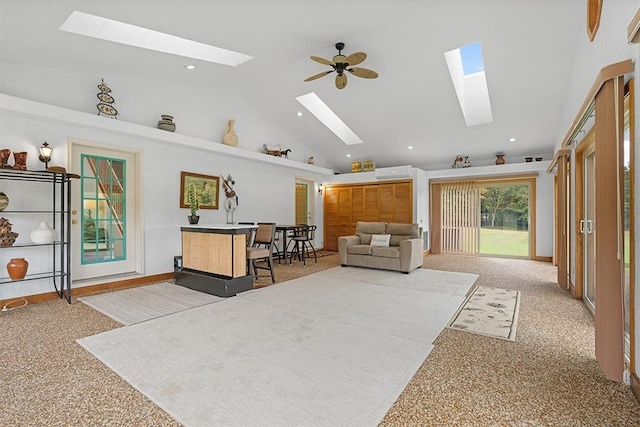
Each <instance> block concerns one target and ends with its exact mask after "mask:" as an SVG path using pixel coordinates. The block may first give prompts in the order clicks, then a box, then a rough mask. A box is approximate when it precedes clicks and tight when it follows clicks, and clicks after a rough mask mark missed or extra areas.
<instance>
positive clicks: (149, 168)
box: [0, 64, 331, 299]
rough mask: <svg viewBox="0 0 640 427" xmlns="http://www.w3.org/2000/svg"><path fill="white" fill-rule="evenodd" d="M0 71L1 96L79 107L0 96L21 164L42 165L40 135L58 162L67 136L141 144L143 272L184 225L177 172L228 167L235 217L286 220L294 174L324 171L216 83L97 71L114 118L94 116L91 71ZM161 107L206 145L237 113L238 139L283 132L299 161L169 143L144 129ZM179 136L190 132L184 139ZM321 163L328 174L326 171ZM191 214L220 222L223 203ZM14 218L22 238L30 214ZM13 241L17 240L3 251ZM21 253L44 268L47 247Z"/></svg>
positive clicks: (315, 176) (167, 251)
mask: <svg viewBox="0 0 640 427" xmlns="http://www.w3.org/2000/svg"><path fill="white" fill-rule="evenodd" d="M4 72H8V73H9V75H5V74H3V75H2V78H1V79H0V92H2V91H6V94H7V95H13V96H17V97H19V99H27V100H35V101H39V102H45V103H48V104H52V105H59V106H64V107H65V108H71V110H75V111H81V112H84V113H77V112H74V111H70V110H64V111H63V112H62V113H61V114H62V115H63V116H65V117H71V118H72V119H65V120H63V121H61V120H52V119H51V118H50V117H47V116H46V115H40V116H39V115H38V114H31V113H29V114H24V112H16V111H14V110H12V109H11V108H8V107H7V106H6V105H0V148H10V149H11V150H12V151H28V152H29V158H28V169H34V170H36V169H40V170H41V169H43V167H44V164H43V163H41V162H40V161H39V160H38V153H37V148H38V147H39V146H40V145H41V144H42V142H43V141H45V140H46V141H48V143H49V144H50V145H51V146H52V147H54V152H53V157H52V161H51V165H58V166H65V167H67V144H68V141H69V140H70V139H78V140H82V141H89V142H93V143H98V144H106V145H109V146H114V147H123V148H126V149H129V150H136V151H139V152H140V153H142V159H143V161H142V169H143V170H142V174H141V176H142V179H143V181H144V184H143V186H144V194H143V198H144V201H143V212H144V214H143V218H144V220H143V222H144V224H143V234H144V248H145V249H144V275H153V274H161V273H167V272H171V271H172V270H173V256H174V255H177V254H179V253H180V251H181V250H180V235H179V225H186V224H187V219H186V216H187V215H188V210H187V209H180V208H179V194H180V188H179V187H180V172H181V171H189V172H195V173H203V174H207V175H224V176H226V175H227V174H231V175H232V176H233V178H234V180H235V181H236V185H235V186H234V189H235V190H236V192H237V193H238V195H239V206H238V209H237V210H236V211H235V216H234V220H235V221H247V220H251V221H273V222H277V223H286V224H290V223H293V222H294V219H295V217H294V205H295V197H294V190H295V180H296V178H304V179H307V180H310V181H315V182H322V181H323V180H324V179H325V178H324V177H325V176H326V171H327V170H325V171H321V172H320V173H319V172H317V171H314V168H313V167H307V165H306V158H307V157H308V156H309V155H313V156H314V157H315V159H316V166H321V165H322V164H323V162H324V160H322V156H321V155H320V154H319V153H309V151H308V150H307V149H306V148H298V147H302V146H301V144H300V143H298V142H297V141H294V140H292V139H291V138H290V137H289V136H288V135H287V134H286V133H285V132H283V131H282V130H281V129H278V128H274V127H273V126H271V125H270V124H269V122H267V121H266V120H264V119H263V117H262V116H261V115H260V114H259V112H257V111H255V110H253V109H252V108H251V107H249V106H248V105H246V104H244V103H243V102H242V101H240V100H238V99H236V98H235V97H233V96H231V95H229V94H228V93H225V92H224V91H222V92H221V91H215V90H206V91H203V90H200V89H198V88H192V87H188V86H185V87H183V88H172V89H171V88H164V87H162V86H160V87H161V89H159V88H158V85H156V84H155V83H154V82H147V81H121V80H116V79H114V80H112V81H111V82H109V81H107V79H105V81H107V82H108V83H109V84H110V86H111V88H112V89H113V92H112V94H113V96H114V98H115V99H116V104H115V106H116V107H117V108H118V109H119V111H120V113H121V116H119V119H118V120H115V119H111V118H108V117H97V118H96V116H94V114H97V113H96V111H97V110H95V103H97V98H96V97H95V94H96V93H97V92H98V90H97V88H95V84H96V83H97V82H96V80H95V78H94V77H93V76H89V77H88V76H82V75H78V74H77V73H75V74H74V73H72V72H66V71H64V72H63V71H62V70H43V69H35V68H28V67H27V68H25V67H16V66H13V65H11V64H2V67H1V68H0V73H4ZM78 93H81V94H82V95H78ZM0 96H3V95H1V94H0ZM3 99H6V97H5V98H3ZM120 100H122V102H120ZM174 103H175V104H174ZM38 105H43V104H38ZM47 108H49V107H47V106H46V105H45V106H44V107H43V108H42V110H44V111H46V110H47ZM58 110H59V109H58ZM68 111H70V112H68ZM87 113H88V114H87ZM162 113H173V115H174V117H175V121H176V123H177V130H176V134H175V135H176V138H177V139H180V138H181V136H180V132H181V131H182V132H184V134H187V133H189V134H190V136H193V137H197V138H203V139H206V140H207V141H211V144H212V147H213V148H215V146H216V145H218V146H219V144H220V142H217V141H221V139H222V135H223V133H224V130H225V126H226V120H227V119H228V118H232V117H233V118H235V119H236V120H237V122H236V123H237V125H236V131H237V133H238V135H239V139H240V143H239V148H243V149H246V150H253V151H255V152H261V151H262V144H263V143H264V142H268V143H273V142H274V141H280V142H283V141H286V142H285V144H286V146H288V147H292V149H293V152H292V155H291V156H290V159H292V161H293V162H287V163H288V164H291V163H294V162H295V160H296V158H295V155H294V154H295V153H296V152H297V153H299V157H300V159H299V161H300V162H301V163H304V165H301V166H300V167H297V166H296V167H289V166H287V165H285V166H282V165H280V164H274V163H271V162H268V161H267V162H262V161H260V160H255V159H252V158H238V157H235V156H227V155H225V154H221V153H220V152H216V151H212V150H209V149H208V148H207V145H208V143H207V141H202V140H198V141H199V142H204V143H203V144H201V145H203V147H201V148H199V147H193V146H189V144H175V143H172V142H171V140H168V138H164V137H163V138H159V139H154V138H153V137H148V135H147V134H146V133H145V132H148V131H146V129H148V128H155V125H156V123H157V121H158V120H159V115H160V114H162ZM89 114H91V116H89ZM75 116H77V117H78V120H77V122H75V120H74V119H73V117H75ZM87 117H89V118H90V120H88V119H87ZM96 120H98V121H99V122H100V126H98V127H96V126H94V125H92V124H91V123H93V122H95V121H96ZM123 121H129V122H131V123H137V124H139V125H142V126H144V128H141V126H138V125H134V126H133V127H134V128H141V129H143V130H144V131H145V132H140V134H136V133H133V134H131V133H128V132H127V131H122V128H123V126H124V125H126V124H125V123H122V122H123ZM127 126H129V127H131V125H127ZM127 126H124V127H127ZM154 132H156V133H158V134H160V135H165V134H164V133H163V131H160V130H155V129H154V130H153V131H151V134H153V133H154ZM141 134H144V135H141ZM172 138H173V137H172ZM185 139H188V140H189V141H191V139H189V138H186V137H185ZM254 156H257V157H259V158H262V156H264V157H265V158H268V159H267V160H272V158H269V156H267V155H266V154H258V155H254ZM305 168H307V169H305ZM70 172H73V171H70ZM328 172H329V173H331V171H330V170H328ZM0 187H1V188H0V191H5V192H6V193H7V194H8V195H9V197H10V198H11V199H12V200H13V201H14V202H17V200H18V199H19V198H26V200H25V203H27V204H31V203H32V202H34V201H35V200H36V199H37V198H39V197H46V198H47V200H49V198H50V197H51V194H50V192H49V191H48V189H45V190H44V191H39V190H36V191H34V192H29V193H23V190H22V188H18V187H16V186H15V184H11V183H8V182H5V181H2V182H0ZM316 193H317V192H316ZM19 194H20V196H18V195H19ZM223 197H224V196H223ZM317 197H318V196H316V198H317ZM313 205H314V206H313V208H314V218H315V220H316V221H317V224H318V225H319V228H318V231H317V235H316V237H317V239H316V246H317V247H321V246H322V235H323V230H322V223H323V216H322V204H321V203H320V202H318V200H315V199H314V203H313ZM14 206H15V205H14ZM199 214H200V216H201V221H202V222H203V223H225V222H226V211H225V210H224V209H222V208H221V209H219V210H200V211H199ZM12 221H14V220H13V219H12ZM14 224H15V225H14V231H17V232H19V233H20V236H19V239H24V240H23V241H24V242H29V237H28V236H29V232H30V230H31V229H33V228H35V226H37V222H35V221H34V220H32V219H28V218H19V219H17V220H15V221H14ZM15 250H17V248H13V249H10V250H9V251H15ZM9 251H0V265H4V264H6V263H7V262H8V260H9V258H8V257H11V256H16V255H15V253H10V252H9ZM25 256H26V257H27V258H31V259H29V261H30V264H31V265H30V272H35V271H39V270H40V271H46V270H47V269H49V263H50V257H49V256H48V255H47V254H44V253H38V254H35V253H29V254H28V255H25ZM3 263H4V264H3ZM52 290H53V286H52V283H51V281H50V279H47V280H34V281H25V282H18V283H15V284H13V283H12V284H9V285H2V286H0V299H7V298H13V297H17V296H22V295H32V294H38V293H45V292H51V291H52Z"/></svg>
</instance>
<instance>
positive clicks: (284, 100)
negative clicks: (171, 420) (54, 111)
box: [0, 0, 586, 172]
mask: <svg viewBox="0 0 640 427" xmlns="http://www.w3.org/2000/svg"><path fill="white" fill-rule="evenodd" d="M74 10H79V11H82V12H86V13H90V14H94V15H98V16H102V17H106V18H109V19H114V20H118V21H122V22H126V23H129V24H134V25H138V26H141V27H145V28H149V29H153V30H157V31H162V32H166V33H169V34H172V35H175V36H179V37H183V38H187V39H191V40H195V41H199V42H202V43H207V44H211V45H214V46H218V47H222V48H226V49H231V50H235V51H238V52H242V53H246V54H248V55H251V56H253V57H254V59H252V60H250V61H248V62H246V63H244V64H242V65H240V66H238V67H235V68H233V67H227V66H223V65H217V64H211V63H207V62H203V61H188V60H185V59H184V58H181V57H176V56H172V55H168V54H163V53H159V52H154V51H148V50H143V49H139V48H134V47H128V46H123V45H118V44H115V43H111V42H106V41H101V40H97V39H93V38H89V37H83V36H78V35H74V34H69V33H65V32H62V31H59V30H58V28H59V27H60V25H61V24H62V23H63V22H64V21H65V20H66V18H67V17H68V16H69V15H70V14H71V12H73V11H74ZM585 10H586V2H585V1H584V0H536V1H528V0H510V1H506V0H485V1H483V0H466V1H462V0H459V1H455V0H450V1H446V0H445V1H427V0H422V1H408V0H395V1H391V0H388V1H376V0H367V1H365V0H341V1H334V0H324V1H316V0H296V1H294V0H279V1H274V0H229V1H213V0H210V1H205V0H199V1H177V0H174V1H172V0H165V1H149V0H137V1H121V0H111V1H93V0H91V1H88V0H83V1H71V0H42V1H35V0H2V1H1V2H0V23H1V28H0V36H1V38H0V60H1V61H6V62H10V63H24V64H29V65H37V66H45V67H54V68H62V69H73V70H77V71H82V72H86V73H95V74H96V75H105V74H106V75H114V76H120V75H121V76H124V77H134V78H143V77H145V76H153V78H154V79H156V80H161V81H166V82H180V81H182V80H184V79H186V78H188V79H189V80H190V81H191V82H192V83H193V82H195V83H197V84H200V85H207V86H214V87H223V88H226V89H228V90H230V91H232V92H234V93H235V94H236V95H237V96H239V97H241V98H242V99H244V100H245V101H246V102H248V103H249V104H250V105H252V106H254V107H255V108H256V109H258V110H259V111H261V112H262V113H263V114H264V115H265V117H266V118H267V119H269V120H270V121H271V122H273V123H274V125H276V126H278V127H280V128H282V129H283V130H284V131H286V132H287V133H289V134H290V135H292V136H293V137H294V138H296V139H297V140H299V141H300V142H302V143H303V144H305V145H307V146H309V148H310V149H312V150H315V151H317V152H320V153H322V154H323V156H324V158H325V159H327V160H328V161H330V162H331V163H332V165H333V167H334V168H335V169H336V170H340V171H342V172H347V171H349V170H350V163H351V159H348V158H347V157H346V155H347V153H350V154H351V155H352V158H373V159H374V160H375V162H376V166H378V167H385V166H396V165H406V164H410V165H413V166H417V167H421V168H423V169H433V168H438V167H443V165H450V164H451V163H452V162H453V159H454V157H455V156H456V155H458V154H462V155H467V156H469V158H470V160H471V161H472V162H474V161H475V162H476V163H479V164H489V163H491V162H492V161H493V158H494V154H495V153H506V154H507V160H508V161H510V162H519V161H522V158H523V157H524V156H531V155H533V156H537V155H544V156H545V157H547V158H548V156H549V155H550V154H551V153H553V150H554V145H555V143H556V142H557V140H558V138H559V137H561V136H562V135H564V133H565V132H566V130H567V129H564V128H561V118H562V115H563V109H564V106H565V88H566V86H567V83H568V79H569V77H570V74H571V73H570V72H567V71H571V70H572V69H573V66H572V64H573V60H574V55H573V52H574V48H575V44H576V43H577V41H578V40H579V38H581V37H586V30H585V25H586V24H585V13H586V12H585ZM338 41H342V42H344V43H345V44H346V47H345V49H344V51H343V53H344V54H346V55H349V54H351V53H353V52H356V51H364V52H366V53H367V55H368V58H367V60H366V61H365V62H364V63H362V64H361V65H360V66H362V67H366V68H371V69H373V70H376V71H377V72H378V73H379V74H380V77H379V78H377V79H374V80H368V79H360V78H357V77H355V76H351V75H349V76H348V85H347V87H346V88H345V89H343V90H338V89H336V87H335V85H334V76H335V74H330V75H329V76H328V77H324V78H321V79H318V80H314V81H312V82H307V83H305V82H303V80H304V79H305V78H306V77H309V76H311V75H313V74H316V73H319V72H321V71H323V70H324V69H328V67H326V66H323V65H321V64H318V63H317V62H313V61H312V60H310V59H309V56H311V55H316V56H321V57H324V58H327V59H331V57H332V56H333V55H335V54H336V53H337V52H336V50H335V48H334V45H335V43H336V42H338ZM474 41H480V42H481V43H482V49H483V54H484V60H485V71H486V77H487V84H488V87H489V94H490V100H491V106H492V109H493V119H494V121H493V123H491V124H485V125H479V126H473V127H467V126H466V125H465V121H464V118H463V116H462V112H461V110H460V107H459V105H458V101H457V98H456V94H455V91H454V88H453V84H452V82H451V79H450V77H449V74H448V70H447V65H446V62H445V59H444V52H446V51H448V50H451V49H455V48H457V47H460V46H461V45H464V44H467V43H470V42H474ZM187 63H195V64H197V65H198V68H197V69H196V70H194V71H186V70H185V69H184V65H185V64H187ZM187 73H188V76H187ZM311 91H313V92H315V93H316V94H317V95H318V96H320V98H322V99H323V100H324V102H325V103H327V104H328V105H329V106H330V107H331V108H332V109H333V110H334V111H335V112H336V113H337V114H338V116H339V117H340V118H341V119H342V120H343V121H344V122H345V123H346V124H347V125H348V126H349V127H350V128H351V129H352V130H353V131H354V132H355V133H356V134H357V135H358V136H359V137H360V138H361V139H362V140H363V141H364V144H359V145H357V146H346V145H345V144H344V143H342V142H341V141H340V140H339V139H338V138H337V137H336V136H335V135H334V134H333V133H332V132H331V131H329V130H328V129H326V128H325V127H324V126H323V125H322V124H320V123H319V122H318V121H317V120H316V119H315V118H313V117H312V116H311V115H310V114H308V113H307V114H305V115H304V116H303V117H301V118H299V117H297V115H296V112H297V111H300V110H303V108H302V106H301V105H300V104H298V102H297V101H296V100H295V97H296V96H299V95H303V94H306V93H308V92H311ZM510 137H516V138H518V140H517V141H516V142H515V143H512V142H508V138H510ZM409 145H412V146H414V147H415V148H414V149H413V150H408V149H407V146H409ZM445 167H446V166H445Z"/></svg>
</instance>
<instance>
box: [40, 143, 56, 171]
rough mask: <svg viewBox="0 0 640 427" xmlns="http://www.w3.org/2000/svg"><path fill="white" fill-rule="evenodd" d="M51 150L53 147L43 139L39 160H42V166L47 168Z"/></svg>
mask: <svg viewBox="0 0 640 427" xmlns="http://www.w3.org/2000/svg"><path fill="white" fill-rule="evenodd" d="M52 152H53V148H51V147H50V146H49V144H47V141H45V142H44V143H43V144H42V146H41V147H40V157H38V158H39V159H40V161H41V162H44V168H45V169H47V168H48V167H49V161H50V160H51V153H52Z"/></svg>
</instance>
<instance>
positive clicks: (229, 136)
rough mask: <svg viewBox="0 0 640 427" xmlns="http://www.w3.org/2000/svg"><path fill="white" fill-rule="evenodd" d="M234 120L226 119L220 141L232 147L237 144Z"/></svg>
mask: <svg viewBox="0 0 640 427" xmlns="http://www.w3.org/2000/svg"><path fill="white" fill-rule="evenodd" d="M235 123H236V121H235V120H234V119H229V120H228V121H227V131H226V132H225V134H224V136H223V137H222V142H223V143H224V144H226V145H231V146H232V147H236V146H238V135H236V131H235V130H234V129H233V126H234V125H235Z"/></svg>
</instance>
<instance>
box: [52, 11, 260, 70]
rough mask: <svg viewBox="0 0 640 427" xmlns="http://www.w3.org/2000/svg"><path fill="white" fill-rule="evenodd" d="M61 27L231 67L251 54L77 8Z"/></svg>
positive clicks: (86, 34) (108, 39)
mask: <svg viewBox="0 0 640 427" xmlns="http://www.w3.org/2000/svg"><path fill="white" fill-rule="evenodd" d="M60 30H61V31H66V32H69V33H74V34H80V35H83V36H88V37H93V38H97V39H101V40H107V41H111V42H115V43H121V44H126V45H129V46H135V47H141V48H144V49H150V50H155V51H157V52H164V53H169V54H172V55H179V56H184V57H187V58H194V59H200V60H203V61H207V62H214V63H216V64H223V65H229V66H232V67H235V66H237V65H240V64H242V63H243V62H246V61H248V60H250V59H252V58H253V57H252V56H249V55H245V54H244V53H238V52H234V51H231V50H227V49H222V48H219V47H215V46H211V45H208V44H204V43H200V42H196V41H192V40H187V39H183V38H181V37H176V36H172V35H170V34H165V33H161V32H159V31H154V30H149V29H147V28H142V27H138V26H135V25H131V24H125V23H124V22H119V21H114V20H111V19H107V18H102V17H100V16H95V15H90V14H88V13H84V12H78V11H77V10H76V11H74V12H73V13H71V15H69V17H68V18H67V20H66V21H65V22H64V24H62V25H61V26H60Z"/></svg>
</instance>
